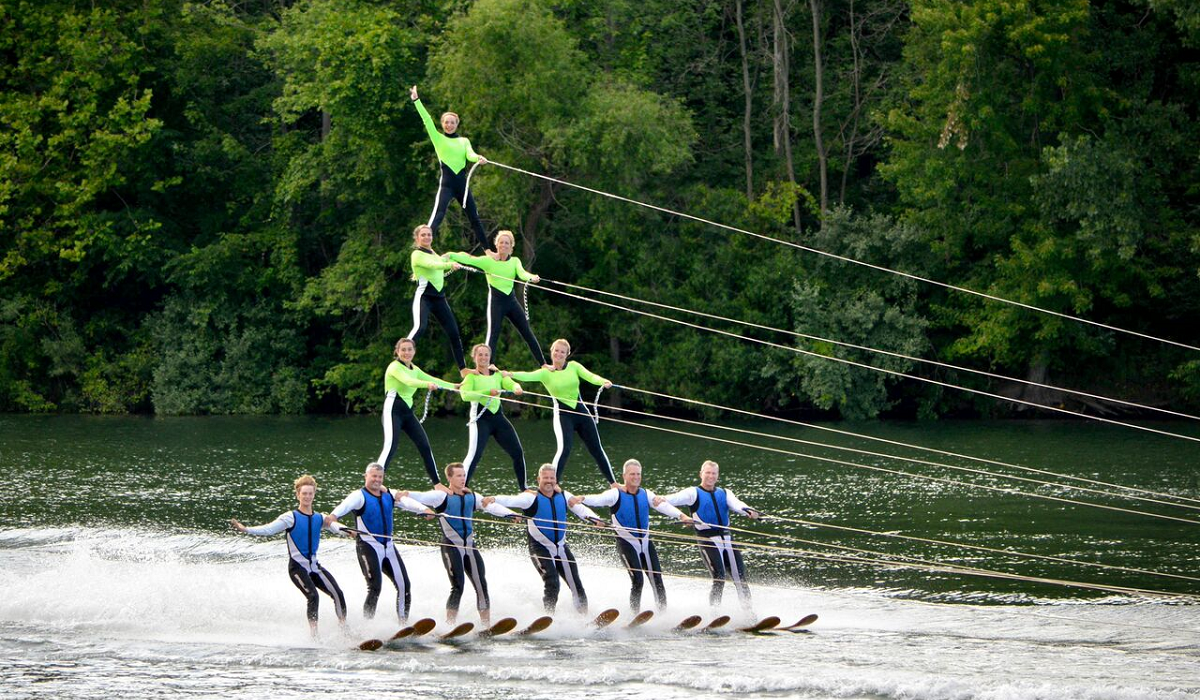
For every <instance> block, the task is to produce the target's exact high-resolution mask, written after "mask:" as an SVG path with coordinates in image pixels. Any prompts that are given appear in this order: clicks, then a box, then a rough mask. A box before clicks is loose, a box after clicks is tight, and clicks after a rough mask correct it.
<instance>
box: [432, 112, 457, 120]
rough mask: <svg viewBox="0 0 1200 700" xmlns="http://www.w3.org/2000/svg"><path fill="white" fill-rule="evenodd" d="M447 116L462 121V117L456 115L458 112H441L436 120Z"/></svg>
mask: <svg viewBox="0 0 1200 700" xmlns="http://www.w3.org/2000/svg"><path fill="white" fill-rule="evenodd" d="M448 116H449V117H454V118H455V119H458V121H459V122H461V121H462V119H460V118H459V116H458V112H442V116H440V117H438V121H439V122H440V121H441V120H443V119H445V118H446V117H448Z"/></svg>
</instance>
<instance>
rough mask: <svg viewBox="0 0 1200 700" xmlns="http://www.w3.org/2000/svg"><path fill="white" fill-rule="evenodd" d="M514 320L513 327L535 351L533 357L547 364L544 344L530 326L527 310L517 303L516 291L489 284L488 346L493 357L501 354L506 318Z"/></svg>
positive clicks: (538, 361) (540, 362)
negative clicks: (501, 334) (501, 341)
mask: <svg viewBox="0 0 1200 700" xmlns="http://www.w3.org/2000/svg"><path fill="white" fill-rule="evenodd" d="M506 318H507V319H508V320H509V321H511V322H512V324H513V327H515V328H516V329H517V332H518V333H520V334H521V337H522V338H524V339H525V344H526V345H528V346H529V352H531V353H533V359H534V361H535V362H537V364H539V365H544V364H546V356H545V355H543V354H542V346H541V345H539V344H538V339H537V336H535V335H534V334H533V329H531V328H530V327H529V317H528V316H526V315H525V310H524V309H522V308H521V305H520V304H518V303H517V295H516V291H515V289H514V291H512V292H509V293H508V294H504V293H503V292H501V291H499V290H497V289H496V288H494V287H492V286H491V285H488V311H487V346H488V347H489V348H491V349H492V357H493V358H498V357H499V356H500V349H499V343H500V330H501V329H502V328H504V319H506Z"/></svg>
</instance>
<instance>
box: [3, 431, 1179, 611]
mask: <svg viewBox="0 0 1200 700" xmlns="http://www.w3.org/2000/svg"><path fill="white" fill-rule="evenodd" d="M656 425H658V426H660V427H664V428H671V429H681V430H686V431H689V432H695V433H700V434H705V435H711V436H714V437H722V438H724V439H728V440H735V441H739V442H747V443H753V444H759V445H763V446H770V447H772V448H774V449H777V450H782V451H784V452H803V453H807V454H812V455H817V456H828V457H832V458H836V459H843V460H846V461H850V462H857V463H860V464H868V465H874V466H880V467H884V468H888V469H896V470H904V471H909V472H914V473H920V474H925V475H930V476H936V477H940V478H946V479H955V480H962V481H969V482H972V483H976V484H986V485H991V486H997V487H1003V488H1016V489H1020V490H1022V491H1028V492H1032V493H1036V494H1040V495H1044V496H1054V497H1059V498H1069V499H1078V500H1088V501H1094V502H1097V503H1103V504H1108V505H1112V506H1117V507H1122V508H1130V509H1135V510H1144V511H1151V512H1155V513H1161V514H1168V515H1172V516H1177V517H1182V518H1188V519H1192V520H1198V521H1200V510H1195V509H1192V510H1189V509H1184V508H1172V507H1167V506H1163V505H1156V504H1153V503H1144V502H1138V501H1136V500H1132V499H1128V498H1114V497H1103V496H1096V495H1092V494H1087V493H1083V492H1080V491H1077V490H1073V489H1068V488H1063V487H1055V486H1038V485H1035V484H1028V483H1025V484H1022V483H1018V482H1012V481H1007V480H1003V479H999V478H995V477H987V476H981V475H973V474H962V473H956V472H954V471H951V470H949V469H946V468H943V467H933V466H927V465H914V464H908V463H904V462H902V461H900V460H897V459H895V458H887V457H871V456H863V455H852V454H847V453H845V452H839V451H833V450H830V449H827V448H815V447H811V446H806V445H800V444H795V443H788V442H782V441H779V440H773V439H769V438H765V437H756V436H749V435H738V434H732V433H727V432H723V431H717V430H714V429H712V428H705V427H695V426H686V425H675V424H671V423H666V422H663V423H656ZM724 425H729V426H734V427H737V428H740V429H744V430H752V431H761V432H768V433H771V434H773V435H786V436H791V437H794V438H800V439H806V440H814V441H820V442H829V443H836V444H840V445H852V446H855V447H859V448H861V449H868V450H873V451H878V452H886V453H892V454H896V453H901V452H903V453H904V454H905V455H908V456H919V457H921V458H924V459H928V460H931V461H938V462H947V463H953V464H959V465H969V466H972V467H978V468H982V469H987V470H989V471H995V472H1004V473H1009V474H1019V475H1023V476H1026V477H1029V478H1036V479H1041V480H1048V481H1062V479H1059V478H1056V477H1047V476H1044V475H1037V474H1022V472H1019V471H1016V470H1013V469H1008V468H1002V467H997V466H990V465H981V464H978V463H970V462H967V461H965V460H953V459H949V458H945V457H939V456H937V455H929V454H924V455H920V454H918V453H916V452H913V451H911V450H902V449H900V448H897V447H894V446H888V445H879V444H872V443H868V442H865V441H863V440H859V439H854V438H848V437H843V436H837V435H831V434H829V433H823V432H818V431H814V430H811V429H802V428H798V427H794V426H781V425H779V424H777V423H765V422H738V423H725V424H724ZM426 427H427V430H428V432H429V435H430V439H431V442H432V444H433V446H434V450H435V454H436V455H437V457H438V460H439V462H442V463H444V462H447V461H452V460H457V459H461V457H462V455H463V454H464V453H465V450H466V428H465V427H464V425H463V421H462V420H461V419H431V420H430V421H428V422H427V424H426ZM830 427H837V428H839V429H843V430H850V431H855V432H862V433H867V434H870V435H873V436H878V437H884V438H887V439H890V440H897V441H903V442H908V443H916V444H920V445H924V446H928V447H935V448H938V449H942V450H948V451H954V452H959V453H965V454H970V455H974V456H981V457H987V458H989V459H994V460H1000V461H1005V462H1010V463H1015V464H1019V465H1023V466H1028V467H1034V468H1037V469H1044V470H1049V471H1054V472H1059V473H1064V474H1069V475H1073V476H1080V477H1086V478H1089V479H1097V480H1101V481H1107V482H1114V483H1119V484H1124V485H1128V486H1135V487H1138V488H1144V489H1150V490H1154V491H1160V492H1166V493H1171V494H1175V495H1179V496H1184V497H1189V498H1200V486H1198V483H1197V479H1198V474H1200V470H1198V468H1197V463H1198V460H1197V457H1198V456H1200V445H1197V444H1196V443H1193V442H1188V441H1184V440H1174V439H1170V438H1166V437H1160V436H1153V435H1147V434H1143V433H1139V432H1137V431H1133V430H1128V429H1121V428H1117V427H1112V426H1102V425H1096V424H1090V423H1066V422H950V421H944V422H936V423H866V424H858V425H847V424H837V425H834V426H830ZM1165 427H1166V428H1168V429H1171V430H1174V431H1177V432H1182V431H1185V430H1190V431H1191V433H1192V434H1195V433H1196V432H1197V431H1195V430H1194V429H1193V428H1192V426H1190V425H1179V424H1170V425H1166V426H1165ZM517 429H518V432H519V433H520V435H521V438H522V441H523V443H524V446H525V449H526V454H527V460H528V462H529V465H530V474H531V479H532V476H533V472H534V470H535V469H536V465H537V464H539V463H541V462H543V461H547V460H548V459H549V458H550V457H551V456H552V455H553V452H554V438H553V435H552V432H551V424H550V422H549V421H525V422H519V423H518V424H517ZM602 435H603V438H604V442H605V447H606V450H607V452H608V454H609V456H610V457H611V459H612V461H613V462H614V466H615V467H616V468H617V469H619V467H620V464H621V462H623V461H624V460H625V459H627V458H629V457H637V458H638V459H640V460H641V461H642V463H643V464H644V465H645V469H646V478H645V485H646V486H647V487H648V488H650V489H652V490H656V491H658V492H659V493H670V492H672V491H675V490H677V489H679V488H683V487H685V486H688V485H692V484H693V483H695V477H696V472H697V470H698V468H699V465H700V462H701V461H703V460H704V459H715V460H716V461H718V462H720V464H721V468H722V470H721V485H723V486H726V487H728V488H730V489H732V490H733V491H734V492H735V493H737V494H738V496H740V497H741V498H742V499H743V500H745V501H746V502H747V503H749V504H751V505H753V506H756V507H759V508H762V509H763V510H765V511H768V512H772V513H776V514H779V515H782V516H786V517H791V518H801V519H807V520H813V521H819V522H823V523H832V524H837V525H843V526H850V527H856V528H863V529H868V530H875V531H887V532H899V533H903V534H906V535H913V536H918V537H925V538H936V539H944V540H953V541H957V542H965V543H970V544H974V545H980V546H986V547H993V548H1001V549H1014V550H1020V551H1023V552H1030V553H1036V554H1042V555H1049V556H1058V557H1066V558H1071V559H1077V560H1080V561H1089V562H1099V563H1103V564H1107V565H1111V566H1120V567H1129V568H1140V569H1149V570H1154V571H1159V572H1165V573H1176V574H1182V575H1187V576H1200V566H1198V565H1197V564H1198V563H1200V554H1198V552H1200V548H1198V547H1197V545H1198V544H1200V525H1197V524H1190V523H1185V522H1175V521H1169V520H1162V519H1155V518H1151V517H1147V516H1144V515H1137V514H1130V513H1123V512H1116V511H1109V510H1101V509H1096V508H1091V507H1085V506H1080V505H1074V504H1070V503H1064V502H1055V501H1049V500H1042V499H1037V498H1033V497H1030V496H1024V495H1015V494H1010V493H1000V492H995V491H986V490H982V489H977V488H972V487H968V486H963V485H955V484H949V483H943V482H933V481H922V480H916V479H912V478H907V477H903V476H898V475H893V474H888V473H882V472H875V471H868V470H864V469H858V468H853V467H849V466H844V465H837V464H830V463H823V462H820V461H816V460H813V459H810V458H805V457H800V456H796V455H793V454H785V453H780V452H769V451H763V450H760V449H753V448H749V447H742V446H736V445H730V444H723V443H718V442H712V441H708V440H703V439H699V438H696V437H686V436H678V435H672V434H669V433H665V432H659V431H654V430H648V429H645V428H640V427H632V426H623V425H612V424H604V425H603V426H602ZM379 446H380V427H379V420H378V418H377V417H352V418H330V417H300V418H281V417H265V418H257V417H207V418H136V417H91V416H55V417H36V416H3V417H0V510H3V512H4V513H5V514H6V525H8V526H9V527H57V526H77V525H104V526H108V527H112V526H115V527H121V528H136V527H139V526H144V527H148V528H154V529H156V530H162V529H167V530H171V529H180V530H199V531H211V532H217V531H224V530H225V529H226V528H227V524H226V523H227V520H228V518H229V517H238V518H239V519H241V520H243V521H245V522H266V521H268V520H270V519H272V518H273V517H274V516H275V515H277V514H278V513H279V512H280V511H282V510H285V509H288V508H289V507H290V505H291V504H292V502H293V501H292V495H291V488H290V483H291V480H292V479H293V478H295V477H296V476H298V475H299V474H301V473H306V472H307V473H312V474H313V475H314V476H315V477H316V478H317V480H318V482H319V483H320V485H321V491H320V492H319V493H318V499H317V507H318V509H320V510H326V511H327V510H329V509H331V508H332V507H333V505H335V504H336V502H337V501H338V500H340V499H341V497H342V496H344V495H345V494H346V493H347V492H349V491H350V490H352V489H354V488H356V487H357V486H360V485H361V473H362V468H363V466H364V465H365V464H366V463H367V462H369V461H371V460H373V459H374V458H375V457H376V455H377V453H378V451H379ZM415 457H416V455H415V451H413V450H412V448H411V446H410V445H409V444H408V443H407V442H404V441H402V442H401V445H400V448H399V453H398V458H397V461H395V462H393V465H392V467H391V469H389V477H388V485H389V486H392V487H395V488H413V489H423V488H427V481H426V480H425V479H424V477H423V475H422V473H421V469H420V467H419V466H418V463H417V462H416V459H415ZM564 485H565V486H566V487H567V488H568V489H570V490H572V491H574V492H576V493H589V492H596V491H599V490H601V489H602V488H603V485H602V483H601V479H600V476H599V473H598V472H597V470H596V469H595V467H594V466H593V464H592V463H591V461H590V459H589V458H588V455H587V454H586V451H585V450H583V448H582V445H579V444H577V445H576V452H575V454H574V455H573V456H572V458H571V463H570V467H569V470H568V473H567V478H566V479H565V480H564ZM473 486H474V487H475V488H476V489H477V490H479V491H482V492H484V493H511V492H514V491H515V484H514V482H513V479H512V476H511V468H510V465H509V464H508V461H507V458H506V457H505V455H504V454H503V452H502V451H501V450H500V449H499V448H498V447H497V446H496V445H492V446H490V447H489V449H488V452H487V454H486V455H485V457H484V462H483V464H482V466H481V467H480V470H479V473H478V475H477V477H476V479H475V481H474V483H473ZM1193 505H1196V504H1193ZM735 524H739V525H741V526H744V527H746V528H750V529H753V530H755V531H756V532H758V533H761V534H758V535H751V534H749V533H740V534H739V539H741V540H742V541H743V542H745V543H747V544H758V545H764V546H765V547H768V548H770V549H753V548H748V549H747V550H746V557H747V561H748V566H749V569H750V573H751V575H752V576H753V577H754V578H756V579H758V580H771V581H774V582H776V583H782V584H788V583H792V584H794V585H802V586H806V587H812V586H827V587H832V588H860V587H869V588H884V589H894V590H896V591H898V592H901V593H902V594H903V595H911V596H915V597H921V598H927V599H934V600H969V601H973V602H987V601H1004V602H1019V601H1021V600H1024V599H1049V598H1064V597H1071V598H1089V599H1095V598H1099V597H1105V596H1107V595H1108V594H1106V593H1103V592H1096V591H1087V590H1080V589H1073V588H1062V587H1055V586H1049V585H1045V584H1038V583H1031V582H1023V581H1008V580H1002V579H993V578H980V577H973V576H964V575H960V574H945V573H932V572H929V571H924V570H922V571H913V570H904V569H896V568H887V567H879V566H870V565H866V564H861V563H838V562H829V561H825V560H821V559H817V558H813V557H811V556H801V555H800V554H799V553H798V552H797V551H796V550H800V549H803V550H816V551H825V552H830V553H833V550H830V549H827V548H826V547H824V546H817V545H814V544H809V543H801V542H798V541H796V540H795V539H789V538H802V539H805V540H812V541H815V542H818V543H823V544H825V545H831V544H836V545H843V546H851V547H857V548H862V549H870V550H875V551H879V552H886V553H890V554H892V555H905V556H912V557H922V558H925V559H931V560H937V561H941V562H945V563H954V564H957V565H963V566H971V567H977V568H986V569H995V570H1000V571H1006V572H1013V573H1020V574H1024V575H1031V576H1045V577H1054V578H1063V579H1070V580H1077V581H1085V582H1102V583H1104V584H1107V585H1116V586H1132V587H1139V588H1146V589H1153V590H1163V591H1174V592H1186V593H1200V584H1198V583H1196V582H1192V581H1186V580H1178V579H1170V578H1163V577H1158V576H1153V575H1149V574H1136V573H1128V572H1120V571H1114V570H1099V569H1090V568H1084V567H1079V566H1074V565H1069V564H1062V563H1051V562H1037V561H1028V560H1025V559H1023V558H1020V557H1017V556H1010V555H998V554H989V553H983V552H970V551H964V550H961V549H956V548H950V547H944V546H935V545H927V544H921V543H908V542H903V541H898V540H895V539H889V538H882V537H878V536H870V535H857V534H851V533H845V532H838V531H835V530H829V529H825V528H811V527H802V526H799V525H796V524H792V523H782V522H779V521H775V522H760V523H751V522H749V521H746V520H745V519H740V520H739V521H736V522H735ZM433 527H434V526H433V525H432V524H429V523H424V522H421V523H418V524H416V525H413V526H412V528H411V530H410V534H411V535H412V536H413V537H414V538H423V539H434V538H435V537H434V531H433ZM654 527H657V528H659V529H661V530H663V531H672V530H673V531H675V532H680V533H681V534H682V532H683V531H682V530H679V529H677V528H674V529H673V526H671V525H668V524H666V523H665V521H658V522H657V524H656V525H654ZM521 537H522V536H520V535H518V533H516V532H513V531H512V530H509V529H507V528H502V527H493V528H491V529H486V530H484V531H483V532H482V533H481V539H482V540H483V543H484V544H485V546H487V545H490V544H496V543H498V542H499V541H501V540H504V541H505V542H507V540H512V542H511V543H509V544H519V543H520V541H521ZM587 542H590V543H591V544H592V546H595V547H602V546H603V547H609V546H611V545H608V544H607V541H606V540H602V539H600V536H598V535H596V536H592V535H588V536H584V537H582V541H581V542H580V546H586V545H585V543H587ZM660 546H661V551H662V554H663V559H664V567H665V568H666V570H667V571H669V572H674V573H679V574H693V575H702V574H703V573H704V572H703V570H702V568H701V565H700V563H699V559H698V557H697V556H696V554H695V550H694V548H692V547H691V546H688V545H683V544H674V543H670V542H668V541H666V540H665V538H664V539H663V543H662V544H661V545H660ZM862 556H872V557H877V555H862Z"/></svg>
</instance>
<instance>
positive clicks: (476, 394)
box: [458, 374, 488, 403]
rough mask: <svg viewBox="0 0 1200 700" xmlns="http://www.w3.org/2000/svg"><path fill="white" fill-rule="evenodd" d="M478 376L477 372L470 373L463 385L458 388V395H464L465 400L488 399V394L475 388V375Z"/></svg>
mask: <svg viewBox="0 0 1200 700" xmlns="http://www.w3.org/2000/svg"><path fill="white" fill-rule="evenodd" d="M478 376H479V375H477V374H468V375H467V376H466V377H464V378H463V380H462V385H461V386H460V387H459V389H458V395H459V396H460V397H462V400H463V401H467V402H471V401H476V402H478V403H483V402H485V401H487V400H488V397H487V396H485V395H484V394H483V393H482V392H480V391H479V390H477V389H476V388H475V377H478Z"/></svg>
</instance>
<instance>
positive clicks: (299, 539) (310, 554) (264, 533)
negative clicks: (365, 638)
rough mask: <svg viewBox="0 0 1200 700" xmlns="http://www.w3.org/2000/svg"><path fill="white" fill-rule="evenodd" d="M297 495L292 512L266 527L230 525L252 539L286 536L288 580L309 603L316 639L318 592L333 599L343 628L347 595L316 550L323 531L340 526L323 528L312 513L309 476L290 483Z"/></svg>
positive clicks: (321, 519)
mask: <svg viewBox="0 0 1200 700" xmlns="http://www.w3.org/2000/svg"><path fill="white" fill-rule="evenodd" d="M292 485H293V487H294V489H295V492H296V502H297V504H298V505H299V507H298V508H296V509H295V510H289V511H287V512H286V513H282V514H281V515H280V516H279V517H278V518H275V520H273V521H271V522H269V523H267V524H266V525H258V526H256V527H246V526H245V525H243V524H241V523H240V522H238V521H237V519H236V518H231V519H230V520H229V524H230V525H233V528H234V529H235V530H237V531H238V532H241V533H244V534H247V535H254V536H255V537H270V536H271V535H277V534H279V533H281V532H286V533H287V546H288V578H290V579H291V580H292V583H294V584H295V585H296V588H299V589H300V592H301V593H303V594H304V597H305V598H306V599H307V600H308V609H307V614H308V626H309V630H310V631H311V632H312V634H313V636H314V637H315V636H316V634H317V600H318V598H317V591H321V592H322V593H324V594H325V595H327V596H329V597H330V598H331V599H333V611H334V613H335V614H336V615H337V618H338V622H339V623H341V625H342V628H343V629H345V626H346V596H344V595H342V589H341V588H339V587H338V584H337V581H336V580H334V578H333V574H331V573H329V572H328V571H326V570H325V567H323V566H321V565H320V564H319V563H318V562H317V548H318V547H319V546H320V545H321V530H322V528H324V529H327V530H329V531H330V532H335V533H336V532H340V531H341V529H342V527H341V526H340V525H338V524H337V523H333V524H331V525H328V526H326V525H325V519H324V517H323V516H322V515H321V514H320V513H316V512H314V511H313V507H312V505H313V499H314V498H315V497H316V495H317V481H316V479H314V478H312V477H311V476H309V475H308V474H305V475H304V476H301V477H300V478H298V479H296V481H295V482H293V484H292Z"/></svg>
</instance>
